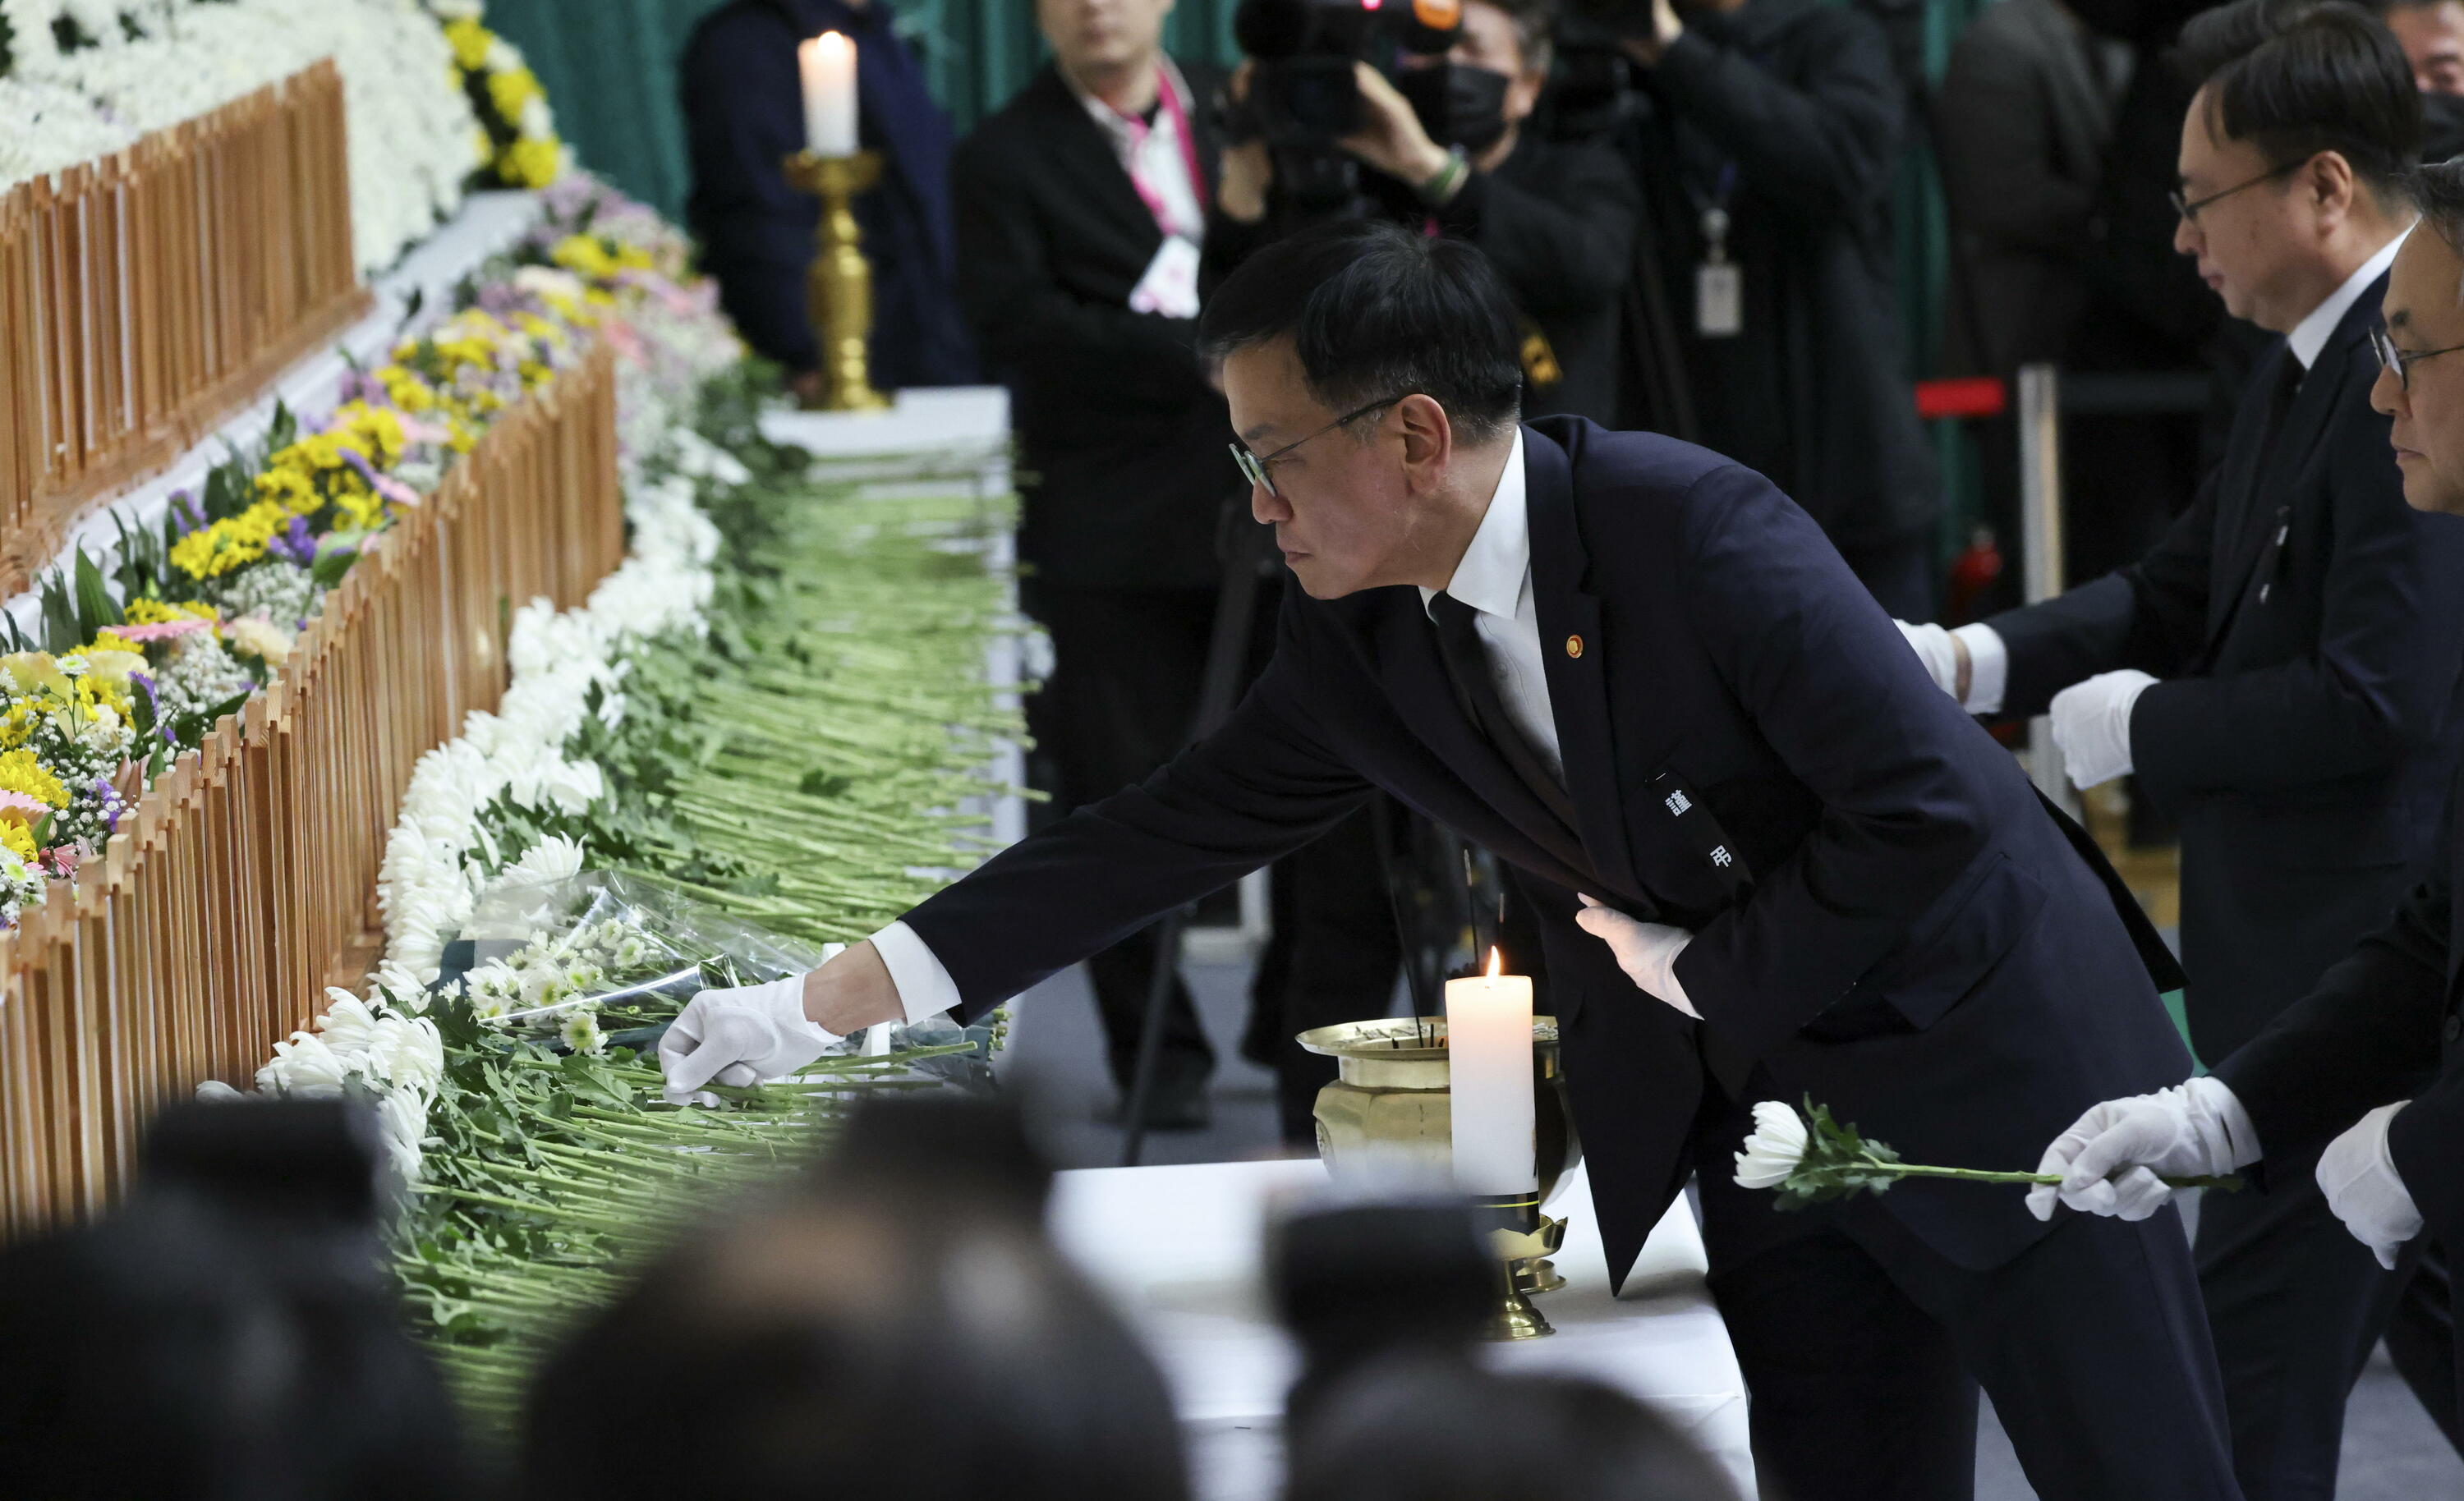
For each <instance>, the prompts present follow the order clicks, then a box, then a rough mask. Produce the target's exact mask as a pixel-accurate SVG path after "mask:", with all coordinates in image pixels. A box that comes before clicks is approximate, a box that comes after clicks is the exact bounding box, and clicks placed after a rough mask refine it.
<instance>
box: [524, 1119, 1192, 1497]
mask: <svg viewBox="0 0 2464 1501" xmlns="http://www.w3.org/2000/svg"><path fill="white" fill-rule="evenodd" d="M987 1119H989V1118H987ZM902 1123H904V1124H913V1126H915V1127H916V1129H914V1130H913V1131H902V1130H899V1129H897V1127H898V1126H899V1125H901V1124H902ZM951 1125H952V1120H951V1118H950V1117H949V1116H948V1115H947V1114H946V1112H945V1113H943V1114H940V1115H934V1114H931V1113H930V1112H929V1111H928V1112H920V1113H919V1115H918V1116H916V1117H914V1118H911V1119H909V1120H906V1121H902V1120H900V1119H899V1118H898V1115H897V1112H896V1110H895V1109H894V1108H892V1109H886V1110H884V1111H882V1112H880V1113H879V1115H878V1116H876V1117H874V1118H873V1119H869V1120H864V1121H862V1122H860V1123H859V1125H857V1126H852V1127H850V1130H849V1134H848V1140H847V1142H845V1143H843V1145H842V1149H841V1158H840V1161H839V1162H838V1163H837V1164H834V1165H825V1168H824V1169H823V1172H822V1174H821V1176H820V1177H819V1178H818V1179H817V1180H815V1181H814V1182H813V1183H810V1184H806V1185H803V1186H799V1187H798V1188H797V1189H795V1190H794V1191H792V1192H789V1193H784V1194H781V1195H779V1196H776V1197H771V1198H766V1199H763V1200H760V1201H757V1202H756V1203H754V1204H752V1205H749V1206H748V1207H745V1208H744V1209H743V1210H742V1211H740V1212H739V1213H738V1214H737V1215H736V1216H734V1217H733V1218H731V1219H730V1220H729V1221H727V1222H726V1223H724V1224H722V1225H720V1226H718V1227H716V1228H715V1229H713V1230H711V1231H710V1232H709V1233H707V1234H705V1235H703V1236H701V1237H698V1238H697V1239H695V1240H694V1241H693V1242H691V1243H689V1244H687V1245H684V1246H681V1247H679V1248H677V1249H676V1250H675V1251H672V1252H671V1253H670V1254H669V1255H668V1256H666V1257H665V1258H663V1259H662V1260H661V1261H660V1262H658V1263H657V1264H656V1265H654V1266H653V1267H652V1268H651V1269H650V1270H649V1273H648V1274H647V1275H645V1276H644V1277H643V1278H642V1280H641V1281H640V1282H639V1283H638V1284H637V1285H636V1286H635V1287H634V1288H633V1289H632V1290H631V1291H630V1292H628V1293H627V1294H625V1295H624V1296H623V1297H622V1298H620V1299H619V1300H618V1301H617V1302H616V1304H615V1305H614V1306H612V1307H610V1308H608V1309H606V1310H605V1311H604V1312H603V1313H601V1314H600V1315H599V1316H596V1317H594V1318H593V1319H592V1320H591V1321H590V1322H589V1323H588V1324H587V1325H585V1326H584V1327H583V1329H582V1330H581V1331H580V1332H579V1333H578V1334H577V1335H576V1336H575V1337H574V1338H573V1339H572V1340H571V1341H570V1342H569V1343H568V1344H567V1345H566V1346H565V1348H564V1349H563V1350H562V1351H561V1352H560V1353H559V1354H558V1355H557V1356H556V1357H555V1358H554V1359H553V1360H551V1361H550V1362H549V1364H548V1366H547V1368H546V1369H545V1370H544V1371H543V1372H542V1373H541V1375H540V1377H539V1382H538V1385H537V1387H536V1389H535V1391H534V1393H533V1397H532V1403H531V1410H530V1413H529V1415H528V1423H527V1429H526V1442H525V1452H524V1455H523V1460H522V1469H523V1493H524V1494H525V1495H526V1496H528V1497H531V1498H533V1501H561V1498H565V1497H571V1498H574V1501H584V1498H587V1501H624V1498H627V1497H633V1496H640V1497H644V1498H649V1497H656V1498H658V1501H672V1498H674V1497H676V1496H678V1495H705V1494H706V1495H762V1496H770V1497H781V1498H783V1497H792V1496H800V1495H811V1496H847V1495H877V1496H896V1497H899V1498H901V1501H960V1498H970V1497H979V1496H988V1495H999V1496H1002V1497H1004V1498H1014V1501H1043V1498H1047V1497H1048V1498H1050V1501H1087V1498H1089V1497H1102V1498H1104V1501H1183V1498H1185V1497H1186V1496H1187V1494H1188V1487H1187V1481H1186V1478H1185V1475H1184V1471H1183V1467H1182V1459H1181V1448H1180V1434H1179V1428H1178V1425H1177V1420H1176V1419H1175V1416H1174V1412H1173V1407H1172V1403H1171V1400H1170V1398H1169V1396H1168V1395H1167V1393H1166V1391H1165V1388H1164V1384H1163V1381H1162V1377H1161V1375H1160V1374H1159V1373H1158V1372H1157V1370H1156V1369H1155V1364H1154V1362H1153V1361H1152V1360H1149V1359H1148V1357H1147V1355H1146V1353H1145V1351H1144V1350H1142V1349H1141V1348H1139V1346H1138V1345H1137V1343H1136V1341H1135V1340H1134V1339H1133V1338H1132V1337H1131V1335H1130V1333H1129V1331H1128V1329H1127V1328H1126V1327H1125V1326H1124V1325H1123V1324H1122V1322H1121V1321H1120V1319H1119V1318H1118V1317H1117V1316H1115V1315H1114V1314H1113V1312H1112V1311H1111V1308H1110V1307H1109V1306H1108V1305H1106V1304H1105V1303H1104V1302H1103V1301H1102V1299H1101V1298H1100V1297H1099V1296H1098V1295H1097V1294H1095V1293H1094V1292H1093V1291H1092V1290H1091V1289H1090V1288H1089V1287H1088V1286H1087V1285H1086V1284H1085V1283H1084V1282H1083V1281H1082V1280H1081V1279H1080V1278H1079V1277H1078V1276H1077V1275H1076V1274H1075V1273H1072V1272H1071V1271H1070V1270H1069V1269H1068V1268H1067V1267H1066V1266H1065V1265H1063V1264H1062V1262H1061V1261H1060V1259H1059V1258H1058V1256H1057V1255H1056V1254H1055V1253H1054V1252H1053V1251H1052V1250H1051V1248H1050V1247H1049V1246H1048V1245H1046V1244H1045V1240H1044V1238H1043V1235H1042V1232H1041V1230H1040V1229H1039V1228H1038V1226H1037V1225H1036V1223H1035V1221H1034V1219H1033V1217H1032V1215H1031V1214H1029V1213H1026V1212H1023V1210H1024V1209H1025V1208H1026V1207H1027V1206H1028V1205H1030V1204H1031V1203H1033V1202H1034V1199H1035V1196H1036V1193H1037V1192H1038V1191H1040V1190H1035V1189H1032V1188H1025V1189H1022V1188H1021V1187H1020V1186H1019V1184H1018V1181H1017V1179H1016V1177H1015V1175H1014V1174H1013V1173H1011V1172H1010V1171H1008V1170H1006V1169H1004V1168H1003V1167H1002V1166H1001V1162H1002V1161H1003V1154H1001V1153H998V1152H996V1153H993V1154H991V1155H990V1156H989V1157H986V1156H985V1155H983V1154H981V1153H979V1152H978V1151H977V1147H978V1146H979V1144H980V1139H972V1138H970V1137H969V1135H968V1134H967V1133H965V1132H963V1131H957V1130H952V1129H948V1128H949V1127H950V1126H951ZM864 1142H871V1143H873V1145H874V1146H875V1147H876V1148H878V1149H880V1150H881V1151H885V1152H889V1153H891V1155H892V1157H893V1158H894V1159H895V1161H894V1162H893V1164H892V1166H891V1168H890V1169H885V1168H884V1167H883V1166H882V1165H881V1164H880V1163H879V1162H878V1161H877V1160H875V1159H874V1158H873V1154H872V1153H871V1152H869V1151H868V1152H858V1151H857V1150H855V1148H856V1147H858V1146H859V1145H861V1144H862V1143H864ZM935 1143H938V1144H935ZM953 1154H960V1155H973V1156H974V1163H975V1165H974V1166H972V1167H956V1168H951V1171H952V1172H954V1173H955V1174H956V1176H955V1177H952V1176H947V1175H945V1174H944V1173H943V1171H942V1169H943V1168H950V1167H951V1157H952V1155H953ZM1032 1181H1033V1175H1032V1173H1030V1174H1029V1182H1030V1183H1032ZM901 1184H903V1185H904V1186H905V1188H904V1193H903V1194H902V1193H901V1192H899V1191H898V1186H899V1185H901ZM1003 1185H1007V1186H1006V1187H1004V1186H1003ZM971 1203H974V1204H976V1205H978V1206H979V1207H976V1208H970V1207H969V1206H970V1204H971Z"/></svg>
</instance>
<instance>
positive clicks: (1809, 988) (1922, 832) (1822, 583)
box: [1677, 466, 2011, 1055]
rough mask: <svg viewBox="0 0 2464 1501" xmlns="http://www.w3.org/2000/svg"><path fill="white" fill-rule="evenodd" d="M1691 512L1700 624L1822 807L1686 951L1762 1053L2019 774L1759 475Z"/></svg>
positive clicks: (1710, 1017)
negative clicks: (1801, 835)
mask: <svg viewBox="0 0 2464 1501" xmlns="http://www.w3.org/2000/svg"><path fill="white" fill-rule="evenodd" d="M1684 509H1685V534H1686V537H1687V544H1686V548H1687V564H1686V567H1687V573H1688V579H1687V590H1688V596H1689V598H1688V603H1689V607H1690V609H1691V613H1692V615H1693V618H1694V620H1695V622H1696V626H1695V628H1696V630H1697V631H1698V633H1699V634H1700V636H1701V638H1702V641H1703V644H1704V646H1705V648H1706V649H1707V650H1708V652H1709V654H1710V656H1711V659H1712V661H1713V663H1716V665H1717V667H1718V669H1719V671H1720V674H1721V676H1722V678H1723V679H1724V680H1725V681H1726V683H1727V687H1728V690H1729V692H1730V693H1732V694H1733V695H1734V696H1735V697H1736V699H1737V702H1738V703H1739V704H1740V706H1742V707H1744V709H1745V711H1746V712H1747V713H1748V714H1749V716H1751V718H1752V719H1753V721H1754V724H1755V726H1756V728H1757V729H1759V730H1760V731H1761V732H1762V734H1763V737H1764V738H1765V740H1766V741H1767V742H1768V743H1769V744H1770V746H1771V749H1772V750H1773V751H1775V752H1777V754H1778V755H1779V757H1780V759H1781V760H1782V761H1783V762H1784V763H1786V765H1787V767H1788V770H1789V772H1791V773H1792V774H1793V775H1794V776H1795V777H1796V778H1797V780H1799V781H1800V782H1802V783H1804V785H1805V786H1806V787H1807V788H1808V789H1810V790H1811V791H1812V792H1813V793H1814V794H1815V795H1816V796H1818V797H1819V798H1821V800H1822V805H1823V808H1822V817H1821V820H1820V822H1819V823H1818V824H1817V825H1816V826H1815V830H1814V832H1813V833H1812V834H1811V835H1810V836H1808V837H1807V838H1805V840H1804V841H1803V842H1802V843H1800V844H1799V845H1798V846H1797V848H1796V849H1795V850H1794V851H1793V852H1792V853H1791V854H1790V855H1789V857H1788V858H1787V859H1785V860H1783V861H1781V862H1780V863H1779V864H1778V865H1777V866H1776V867H1775V868H1773V869H1771V871H1769V872H1767V873H1765V874H1764V875H1763V878H1762V880H1761V881H1760V883H1759V884H1758V885H1757V886H1756V887H1755V888H1754V891H1753V895H1752V896H1751V897H1750V898H1749V899H1748V900H1747V901H1746V902H1744V903H1741V904H1739V905H1737V906H1733V907H1731V908H1729V909H1728V910H1727V911H1726V912H1723V913H1722V914H1721V915H1720V916H1719V917H1717V918H1716V919H1714V920H1713V921H1712V922H1711V923H1709V924H1708V925H1705V927H1704V928H1703V929H1702V930H1701V931H1700V932H1698V933H1696V934H1695V935H1694V939H1693V941H1692V942H1691V943H1689V944H1688V945H1686V946H1685V950H1684V952H1683V954H1681V955H1680V956H1679V957H1678V960H1677V978H1678V980H1679V982H1680V983H1681V984H1683V986H1684V988H1685V993H1686V994H1687V996H1689V997H1690V998H1691V999H1692V1000H1693V1001H1694V1004H1695V1007H1696V1009H1697V1010H1699V1011H1700V1012H1702V1014H1703V1018H1704V1020H1705V1023H1706V1024H1707V1025H1709V1026H1710V1027H1712V1028H1713V1029H1715V1030H1717V1031H1719V1032H1722V1033H1727V1035H1729V1036H1730V1037H1731V1039H1732V1040H1734V1041H1736V1042H1738V1043H1740V1044H1741V1045H1743V1046H1745V1047H1747V1048H1748V1049H1749V1050H1750V1052H1751V1053H1753V1054H1754V1055H1762V1054H1764V1053H1767V1052H1769V1051H1770V1050H1771V1048H1772V1047H1774V1046H1776V1045H1777V1044H1778V1043H1780V1042H1781V1041H1782V1040H1784V1039H1785V1038H1786V1037H1787V1036H1789V1035H1790V1034H1792V1033H1794V1032H1796V1031H1797V1030H1798V1029H1799V1028H1801V1027H1803V1026H1804V1025H1805V1024H1806V1023H1807V1022H1808V1021H1811V1020H1812V1019H1813V1018H1814V1017H1815V1015H1816V1014H1818V1013H1819V1012H1822V1011H1823V1010H1824V1009H1825V1008H1826V1007H1828V1006H1830V1005H1831V1004H1832V1003H1833V1002H1835V1001H1837V1000H1838V999H1839V998H1840V997H1841V996H1843V995H1844V994H1846V993H1847V991H1848V990H1849V988H1850V987H1851V986H1853V985H1854V984H1855V983H1856V982H1857V981H1858V980H1859V978H1860V977H1861V976H1863V975H1864V974H1865V973H1866V971H1867V970H1869V969H1871V968H1873V967H1874V966H1875V965H1876V964H1877V963H1879V962H1880V961H1881V960H1882V959H1884V958H1885V957H1887V956H1889V955H1890V954H1891V953H1893V952H1894V951H1896V950H1898V949H1899V948H1900V947H1901V946H1903V944H1904V943H1905V942H1906V940H1907V938H1908V935H1909V933H1910V931H1911V929H1912V928H1913V927H1914V925H1916V924H1917V923H1919V921H1920V920H1922V919H1923V918H1924V917H1925V915H1926V914H1927V913H1928V912H1929V911H1931V910H1933V909H1934V908H1935V905H1936V903H1937V902H1939V901H1940V900H1941V899H1943V898H1944V897H1945V896H1946V895H1947V894H1948V892H1949V891H1950V889H1951V887H1952V886H1953V885H1954V884H1955V883H1956V882H1957V881H1959V880H1960V879H1961V877H1962V876H1963V875H1964V874H1966V873H1967V872H1968V871H1969V869H1970V867H1971V866H1972V865H1973V864H1974V862H1975V860H1976V859H1977V858H1978V857H1979V856H1980V855H1982V854H1984V853H1985V852H1986V850H1987V848H1988V847H1989V844H1990V841H1991V814H1990V812H1989V808H1990V806H1991V802H1992V801H1993V799H1994V798H1995V796H1996V789H1995V788H1994V787H1993V786H1992V785H1991V778H1992V777H1993V776H1994V775H1995V774H1997V769H1998V774H1999V775H2001V776H2003V777H2006V778H2007V777H2009V776H2010V774H2011V772H2010V765H2009V756H2008V755H2007V753H2006V752H2004V751H2003V750H2002V749H2001V747H1999V746H1998V745H1996V744H1995V743H1994V742H1993V740H1992V738H1991V736H1989V735H1987V734H1985V733H1984V732H1983V731H1982V730H1980V729H1977V727H1976V726H1975V724H1974V723H1973V722H1972V721H1970V720H1969V718H1968V717H1967V716H1966V715H1965V714H1963V713H1961V712H1960V710H1959V707H1958V706H1956V705H1954V704H1952V703H1951V702H1950V700H1949V699H1948V698H1947V697H1946V696H1945V695H1944V694H1943V692H1942V690H1941V689H1940V688H1938V687H1935V686H1934V685H1933V682H1932V680H1931V679H1930V678H1928V677H1926V676H1925V669H1924V668H1923V667H1922V666H1920V665H1919V664H1918V663H1917V660H1916V658H1915V656H1914V655H1912V654H1911V653H1909V652H1907V651H1905V650H1895V649H1893V648H1894V643H1895V642H1897V641H1898V638H1899V632H1898V630H1897V629H1896V628H1895V627H1894V626H1893V625H1892V624H1891V621H1890V618H1889V617H1888V616H1886V615H1884V614H1883V613H1882V611H1881V609H1879V608H1878V607H1876V605H1875V603H1874V600H1873V597H1872V596H1871V595H1869V594H1868V593H1866V591H1865V589H1864V587H1863V586H1862V585H1861V584H1859V582H1858V581H1857V578H1856V576H1854V575H1852V574H1851V573H1849V571H1848V569H1847V565H1845V564H1844V563H1842V562H1840V560H1839V556H1838V555H1837V553H1836V552H1834V551H1833V550H1832V548H1831V546H1830V545H1829V543H1827V542H1826V541H1824V540H1823V537H1822V533H1821V532H1820V531H1819V529H1817V528H1816V527H1815V524H1814V521H1813V519H1812V518H1811V517H1809V516H1807V515H1806V514H1805V512H1804V511H1800V510H1798V509H1797V508H1796V507H1795V506H1794V505H1793V504H1792V503H1791V502H1790V501H1789V500H1788V499H1787V498H1786V497H1784V496H1782V495H1781V494H1780V493H1779V491H1778V490H1777V489H1774V488H1772V486H1771V483H1770V482H1769V481H1768V480H1765V479H1764V478H1763V477H1762V476H1760V475H1758V474H1756V473H1754V472H1753V471H1751V470H1749V469H1746V468H1739V467H1735V466H1729V467H1726V468H1718V469H1714V470H1712V471H1711V472H1710V473H1708V474H1706V475H1705V476H1704V477H1703V478H1702V479H1701V480H1700V481H1698V482H1697V483H1696V484H1695V486H1694V489H1693V491H1692V493H1690V494H1689V495H1688V496H1687V497H1686V501H1685V508H1684ZM2006 795H2007V794H2006Z"/></svg>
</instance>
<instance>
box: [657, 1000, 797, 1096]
mask: <svg viewBox="0 0 2464 1501" xmlns="http://www.w3.org/2000/svg"><path fill="white" fill-rule="evenodd" d="M838 1040H839V1038H838V1036H837V1035H836V1034H835V1033H828V1032H825V1031H823V1030H822V1029H821V1028H819V1027H816V1026H814V1025H813V1024H812V1023H811V1022H809V1021H806V1020H805V1019H804V977H803V975H801V974H798V975H790V976H788V977H787V978H786V979H784V980H773V981H771V982H770V983H768V984H767V985H744V986H735V987H729V988H721V989H713V990H704V991H702V992H701V993H700V994H699V995H696V996H694V997H693V999H692V1000H690V1001H688V1002H686V1003H685V1009H684V1011H683V1012H682V1013H680V1014H679V1015H678V1016H677V1017H676V1019H675V1020H674V1021H672V1022H671V1023H669V1024H668V1034H667V1035H666V1036H665V1037H662V1038H660V1039H659V1068H660V1069H661V1071H662V1072H664V1073H665V1074H666V1075H667V1077H668V1087H667V1097H668V1102H669V1103H670V1104H675V1105H684V1104H711V1103H715V1100H714V1099H712V1098H711V1097H710V1096H709V1095H708V1094H706V1093H703V1090H704V1086H706V1085H708V1084H710V1083H712V1082H714V1081H715V1082H717V1083H721V1084H730V1085H735V1086H737V1087H739V1088H740V1087H743V1086H747V1085H752V1084H758V1083H759V1082H760V1081H761V1080H763V1079H765V1078H780V1077H784V1076H786V1075H789V1074H793V1073H795V1072H796V1071H797V1070H798V1069H800V1068H803V1066H804V1065H805V1064H807V1063H810V1062H812V1061H813V1060H814V1059H815V1058H818V1057H820V1056H821V1055H823V1054H824V1053H826V1052H828V1051H829V1048H830V1045H831V1044H832V1043H835V1042H837V1041H838Z"/></svg>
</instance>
